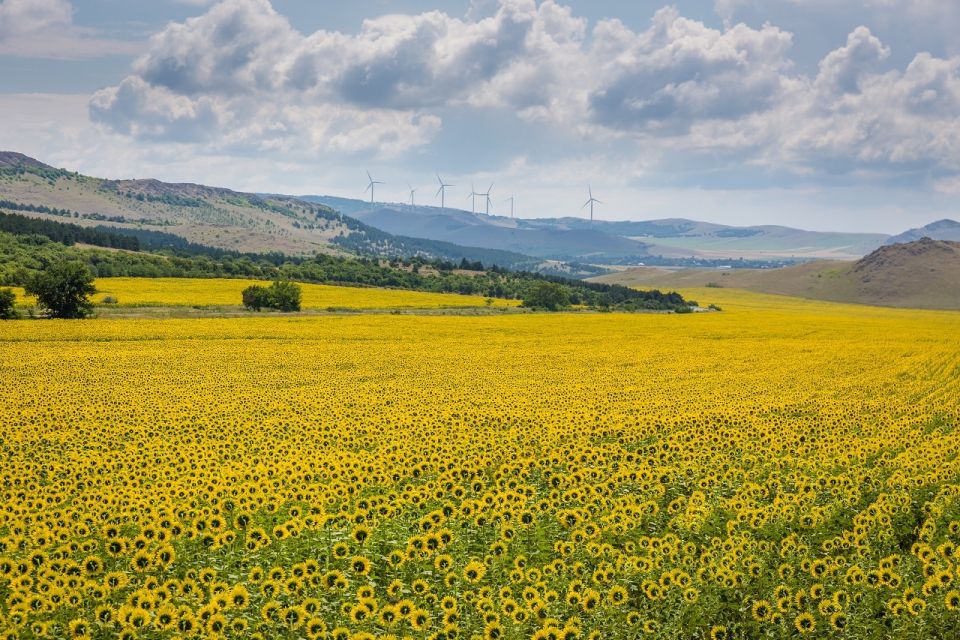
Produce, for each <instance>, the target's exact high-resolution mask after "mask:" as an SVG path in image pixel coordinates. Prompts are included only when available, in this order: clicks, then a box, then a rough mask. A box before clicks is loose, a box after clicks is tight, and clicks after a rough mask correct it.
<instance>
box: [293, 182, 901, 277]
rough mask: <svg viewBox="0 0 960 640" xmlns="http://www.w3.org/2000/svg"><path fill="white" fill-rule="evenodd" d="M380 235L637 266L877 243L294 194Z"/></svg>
mask: <svg viewBox="0 0 960 640" xmlns="http://www.w3.org/2000/svg"><path fill="white" fill-rule="evenodd" d="M300 197H301V198H302V199H304V200H307V201H310V202H316V203H320V204H324V205H327V206H329V207H332V208H334V209H337V210H339V211H342V212H344V213H345V214H347V215H350V216H352V217H355V218H357V219H359V220H362V221H364V222H365V223H367V224H370V225H372V226H374V227H377V228H379V229H383V230H384V231H388V232H390V233H394V234H399V235H408V236H417V237H423V238H431V239H434V240H444V241H447V242H455V243H457V244H468V245H471V246H481V247H499V248H503V249H507V250H510V251H518V252H520V253H525V254H528V255H535V256H539V257H543V258H555V259H563V260H575V261H582V262H600V263H605V264H636V262H637V261H643V259H644V258H651V257H660V256H662V257H666V258H707V259H710V258H713V259H728V258H740V257H742V258H747V259H782V258H823V257H833V258H840V259H843V258H856V257H860V256H863V255H865V254H867V253H869V252H870V251H872V250H873V249H876V248H877V247H878V246H880V245H881V244H883V242H884V241H885V240H886V238H887V236H886V235H884V234H874V233H835V232H818V231H803V230H800V229H792V228H789V227H783V226H773V225H765V226H754V227H732V226H727V225H721V224H714V223H708V222H700V221H696V220H688V219H684V218H667V219H661V220H646V221H607V220H596V221H594V222H592V223H591V221H590V220H588V219H585V218H576V217H562V218H534V219H529V218H527V219H522V218H510V217H506V216H502V215H486V214H484V213H474V212H470V211H465V210H462V209H458V208H453V207H446V208H443V209H441V208H439V207H435V206H422V205H408V204H387V203H370V202H366V201H363V200H357V199H351V198H339V197H334V196H311V195H308V196H300Z"/></svg>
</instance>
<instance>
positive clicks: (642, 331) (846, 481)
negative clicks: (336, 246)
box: [0, 281, 960, 640]
mask: <svg viewBox="0 0 960 640" xmlns="http://www.w3.org/2000/svg"><path fill="white" fill-rule="evenodd" d="M149 282H154V284H156V285H157V286H159V287H160V291H159V293H157V294H151V295H144V297H143V300H145V301H148V300H151V299H153V300H156V299H157V296H158V295H172V294H171V293H170V292H171V291H176V292H178V293H177V296H179V297H174V298H167V299H168V300H171V299H173V300H180V301H181V302H183V303H185V304H187V303H189V302H192V301H197V299H196V298H195V297H194V296H196V295H201V296H207V295H209V294H210V292H211V291H213V290H216V289H217V287H221V288H223V287H228V285H229V287H228V289H227V293H224V295H225V296H226V297H227V298H230V297H231V296H232V295H233V294H232V293H229V291H232V292H233V293H236V291H237V287H239V286H242V285H243V284H244V283H237V282H234V281H230V282H229V283H223V282H215V281H204V282H205V284H206V286H202V287H200V288H199V289H198V290H197V291H196V292H190V293H185V291H187V290H186V289H183V288H178V287H175V286H174V285H175V284H177V283H170V284H169V285H168V286H167V287H166V288H164V287H163V284H164V283H163V282H160V281H148V283H149ZM177 282H178V283H180V284H183V281H177ZM141 283H142V281H134V282H131V283H126V284H124V283H123V281H116V282H111V281H107V282H106V284H104V287H105V288H111V287H112V291H113V293H114V294H116V295H118V296H120V297H121V299H123V297H124V296H127V297H128V299H132V298H133V296H134V295H135V288H134V286H135V285H136V287H139V285H140V284H141ZM121 285H122V286H121ZM198 286H199V285H198ZM310 289H311V291H312V292H311V293H310V294H309V295H311V296H315V295H316V296H319V292H321V291H325V290H328V289H334V288H332V287H323V288H319V287H317V288H313V287H310ZM136 290H140V291H141V292H142V288H140V289H136ZM338 290H339V291H340V297H338V298H335V297H330V298H327V299H322V298H320V297H316V298H313V301H312V304H328V303H330V302H331V301H334V302H336V301H342V300H346V299H352V300H353V302H354V303H356V295H357V294H356V290H345V289H338ZM374 293H376V294H377V295H381V296H382V295H389V294H384V293H383V292H380V293H377V292H376V291H375V290H374V291H371V294H374ZM686 293H687V294H688V295H690V296H691V297H694V298H696V299H697V300H698V301H700V302H701V303H709V302H715V303H717V304H720V305H721V306H722V307H723V308H724V311H723V312H722V313H704V314H690V315H663V314H618V313H609V314H601V313H597V314H564V313H561V314H502V315H501V314H497V315H489V316H483V317H473V316H469V317H468V316H445V317H438V316H419V315H418V316H409V315H396V316H395V315H390V314H378V315H374V314H363V315H337V316H325V317H316V316H314V317H311V316H293V317H291V316H280V315H272V316H265V315H253V314H252V315H251V317H247V318H244V319H242V320H237V319H223V318H213V319H203V320H195V319H171V320H163V321H157V320H137V321H133V320H118V319H103V318H99V319H92V320H86V321H58V320H51V321H29V320H24V321H11V322H3V323H0V381H2V384H0V424H2V425H3V430H2V433H0V445H2V451H3V464H2V465H0V486H2V487H4V489H3V491H2V492H0V594H2V596H3V597H2V598H0V630H2V631H3V632H4V637H5V638H24V639H30V638H41V637H45V638H90V639H98V638H113V637H125V638H171V639H172V638H175V637H183V638H188V637H197V636H198V635H200V636H202V637H207V638H262V639H274V638H277V639H285V640H293V639H301V638H309V639H317V640H375V639H377V638H380V639H383V640H386V639H387V638H390V637H393V638H410V639H413V640H428V639H430V640H470V639H473V638H476V639H483V640H530V639H533V640H601V639H602V640H607V639H609V640H638V639H640V638H651V639H657V640H660V639H663V640H691V639H693V640H718V639H721V638H723V639H728V640H729V639H732V638H750V639H753V638H770V639H774V638H784V639H798V638H817V639H820V638H824V639H828V638H836V639H838V640H840V639H854V638H856V639H858V640H859V639H860V638H871V639H878V640H879V639H885V638H895V639H897V640H900V639H903V640H919V639H921V638H957V637H958V633H957V632H958V629H960V612H958V607H960V581H958V578H957V568H958V561H957V556H956V553H957V551H956V549H957V544H958V542H960V505H958V496H960V457H958V451H960V429H958V428H957V427H958V426H960V313H956V312H933V311H915V310H901V309H881V308H871V307H859V306H853V305H841V304H833V303H827V302H815V301H810V300H796V299H789V298H784V297H778V296H765V295H759V294H751V293H747V292H742V291H734V290H725V289H702V288H701V289H691V290H689V291H686ZM403 295H404V296H408V297H409V296H411V295H412V294H406V293H404V294H403ZM350 296H353V298H351V297H350ZM444 299H445V298H444ZM321 300H322V301H321ZM381 300H382V298H381V299H379V300H376V304H382V302H381ZM370 303H371V304H373V303H374V302H372V301H371V302H370Z"/></svg>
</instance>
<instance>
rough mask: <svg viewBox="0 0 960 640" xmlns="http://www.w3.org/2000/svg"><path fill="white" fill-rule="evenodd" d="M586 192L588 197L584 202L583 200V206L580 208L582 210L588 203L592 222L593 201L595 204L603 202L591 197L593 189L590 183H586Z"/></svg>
mask: <svg viewBox="0 0 960 640" xmlns="http://www.w3.org/2000/svg"><path fill="white" fill-rule="evenodd" d="M587 193H589V194H590V199H589V200H587V201H586V202H584V203H583V207H580V209H581V210H583V208H584V207H586V206H587V205H590V222H591V223H592V222H593V205H594V203H596V204H603V203H602V202H600V201H599V200H597V199H596V198H594V197H593V189H592V188H591V187H590V185H587Z"/></svg>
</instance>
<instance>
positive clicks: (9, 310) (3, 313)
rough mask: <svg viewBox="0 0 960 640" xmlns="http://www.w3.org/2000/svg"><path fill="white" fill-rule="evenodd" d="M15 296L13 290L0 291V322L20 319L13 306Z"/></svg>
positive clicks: (15, 299)
mask: <svg viewBox="0 0 960 640" xmlns="http://www.w3.org/2000/svg"><path fill="white" fill-rule="evenodd" d="M16 301H17V296H16V294H15V293H14V292H13V289H0V320H13V319H15V318H18V317H20V314H19V313H17V310H16V308H15V307H14V304H15V303H16Z"/></svg>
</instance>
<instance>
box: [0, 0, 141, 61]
mask: <svg viewBox="0 0 960 640" xmlns="http://www.w3.org/2000/svg"><path fill="white" fill-rule="evenodd" d="M138 48H139V47H138V46H137V45H135V44H133V43H130V42H122V41H117V40H110V39H105V38H100V37H98V36H97V34H96V33H95V32H94V31H92V30H90V29H84V28H81V27H78V26H77V25H75V24H74V23H73V6H72V5H71V4H70V2H69V1H68V0H3V2H0V55H11V56H22V57H37V58H57V59H70V58H90V57H97V56H101V55H110V54H130V53H135V52H137V50H138Z"/></svg>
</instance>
